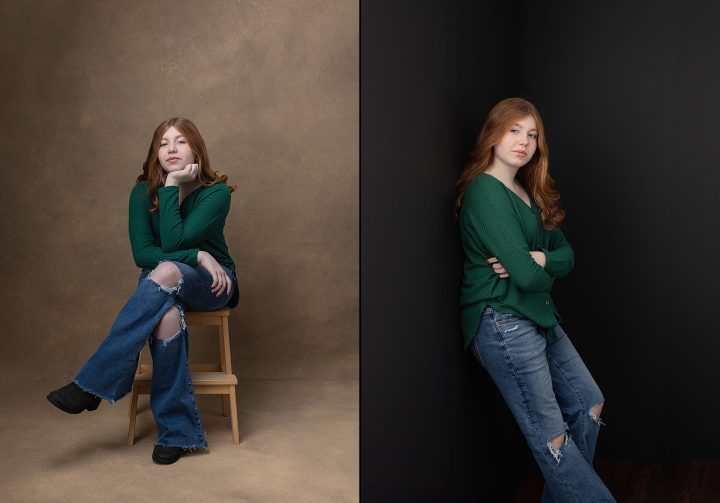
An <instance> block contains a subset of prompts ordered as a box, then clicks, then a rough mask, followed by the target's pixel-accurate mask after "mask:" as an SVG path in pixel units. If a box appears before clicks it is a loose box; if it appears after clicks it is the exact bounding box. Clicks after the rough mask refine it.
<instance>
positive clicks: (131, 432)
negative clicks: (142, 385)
mask: <svg viewBox="0 0 720 503" xmlns="http://www.w3.org/2000/svg"><path fill="white" fill-rule="evenodd" d="M137 402H138V390H137V387H135V386H133V389H132V397H131V398H130V426H129V428H128V445H133V444H134V443H135V419H136V418H137Z"/></svg>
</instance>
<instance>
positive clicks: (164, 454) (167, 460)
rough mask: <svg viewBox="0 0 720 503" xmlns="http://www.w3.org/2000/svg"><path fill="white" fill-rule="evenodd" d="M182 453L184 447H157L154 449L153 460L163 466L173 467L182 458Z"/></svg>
mask: <svg viewBox="0 0 720 503" xmlns="http://www.w3.org/2000/svg"><path fill="white" fill-rule="evenodd" d="M182 451H183V448H182V447H166V446H164V445H156V446H155V448H154V449H153V453H152V459H153V461H155V462H156V463H159V464H161V465H171V464H173V463H174V462H175V461H177V460H178V459H179V458H180V454H181V453H182Z"/></svg>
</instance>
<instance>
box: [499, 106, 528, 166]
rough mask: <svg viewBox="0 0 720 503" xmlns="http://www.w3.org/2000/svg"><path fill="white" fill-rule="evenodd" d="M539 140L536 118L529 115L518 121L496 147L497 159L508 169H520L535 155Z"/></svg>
mask: <svg viewBox="0 0 720 503" xmlns="http://www.w3.org/2000/svg"><path fill="white" fill-rule="evenodd" d="M537 138H538V131H537V125H536V123H535V118H534V117H533V116H532V115H528V116H526V117H523V118H521V119H518V120H517V121H515V123H514V124H512V125H511V126H510V130H509V131H508V132H507V133H505V136H503V137H502V139H501V140H500V142H499V143H498V144H497V145H495V147H494V154H495V159H497V160H498V161H499V162H501V163H503V164H505V165H506V166H508V167H511V168H516V169H520V168H522V167H523V166H525V165H526V164H527V163H528V161H530V159H532V156H533V155H535V151H536V150H537Z"/></svg>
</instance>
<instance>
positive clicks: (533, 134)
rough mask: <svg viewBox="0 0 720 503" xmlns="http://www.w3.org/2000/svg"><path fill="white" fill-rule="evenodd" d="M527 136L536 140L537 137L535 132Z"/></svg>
mask: <svg viewBox="0 0 720 503" xmlns="http://www.w3.org/2000/svg"><path fill="white" fill-rule="evenodd" d="M528 136H529V137H530V138H532V139H533V140H537V137H538V135H537V133H530V134H529V135H528Z"/></svg>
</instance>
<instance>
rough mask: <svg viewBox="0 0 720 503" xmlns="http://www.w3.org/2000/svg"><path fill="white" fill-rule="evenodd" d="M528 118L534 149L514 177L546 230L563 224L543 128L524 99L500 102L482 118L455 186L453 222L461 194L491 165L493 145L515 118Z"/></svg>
mask: <svg viewBox="0 0 720 503" xmlns="http://www.w3.org/2000/svg"><path fill="white" fill-rule="evenodd" d="M528 115H530V116H532V117H533V118H534V119H535V123H536V125H537V130H538V138H537V149H536V151H535V154H534V155H533V156H532V159H530V161H528V163H527V164H525V166H523V167H522V168H520V169H519V170H518V173H517V178H518V180H519V181H520V183H521V184H522V186H523V187H524V188H525V190H526V191H527V192H528V194H530V197H532V198H533V199H534V200H535V203H536V204H537V205H538V207H539V208H540V220H541V221H542V225H543V227H544V228H545V229H547V230H552V229H554V228H555V227H557V226H558V225H560V223H561V222H562V221H563V219H564V218H565V212H564V211H563V210H562V209H560V194H559V193H558V191H557V190H556V189H555V181H554V180H553V179H552V178H551V177H550V173H549V171H548V164H549V163H548V146H547V141H546V139H545V128H544V127H543V123H542V119H541V118H540V113H539V112H538V111H537V108H535V105H533V104H532V103H530V102H529V101H527V100H525V99H523V98H507V99H504V100H502V101H501V102H499V103H498V104H497V105H495V106H494V107H493V108H492V110H490V113H489V114H488V116H487V119H485V123H484V124H483V127H482V129H481V130H480V134H479V135H478V138H477V141H476V142H475V146H474V147H473V149H472V151H471V152H470V158H469V160H468V162H467V164H465V168H464V169H463V171H462V173H460V178H459V179H458V181H457V184H456V189H457V196H456V199H455V218H456V219H457V218H458V217H459V215H460V209H461V208H462V201H463V195H464V194H465V190H466V189H467V187H468V185H469V184H470V182H472V181H473V180H474V179H475V177H476V176H478V175H479V174H480V173H482V172H484V171H485V170H486V169H487V168H488V167H489V166H490V165H491V164H492V162H493V160H494V147H495V145H497V144H498V143H500V140H501V139H502V138H503V136H505V134H506V133H507V132H508V131H510V128H511V127H512V125H513V124H514V123H515V122H516V121H517V120H518V119H522V118H524V117H527V116H528Z"/></svg>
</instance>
